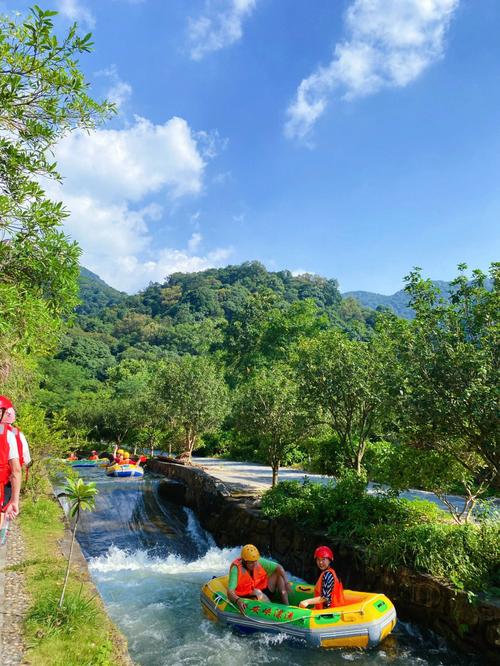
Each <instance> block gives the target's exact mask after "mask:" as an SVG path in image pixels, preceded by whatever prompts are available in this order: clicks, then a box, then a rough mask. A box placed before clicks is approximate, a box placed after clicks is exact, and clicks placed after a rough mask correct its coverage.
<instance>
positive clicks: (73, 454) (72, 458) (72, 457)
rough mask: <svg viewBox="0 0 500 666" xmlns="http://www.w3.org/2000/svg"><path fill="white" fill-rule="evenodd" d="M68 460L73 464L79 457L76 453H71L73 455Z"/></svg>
mask: <svg viewBox="0 0 500 666" xmlns="http://www.w3.org/2000/svg"><path fill="white" fill-rule="evenodd" d="M66 460H71V461H72V462H73V461H74V460H78V456H77V455H76V453H75V452H74V451H71V453H70V454H69V456H68V457H67V458H66Z"/></svg>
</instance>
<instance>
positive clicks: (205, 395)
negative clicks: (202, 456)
mask: <svg viewBox="0 0 500 666" xmlns="http://www.w3.org/2000/svg"><path fill="white" fill-rule="evenodd" d="M155 391H156V394H157V403H158V404H159V405H160V406H161V407H160V408H161V414H162V416H163V423H164V428H165V429H168V428H169V427H172V426H173V427H179V428H182V430H183V431H184V445H185V451H186V452H187V454H188V455H189V458H191V454H192V452H193V448H194V446H195V444H196V441H197V439H198V438H199V436H200V435H202V434H203V433H204V432H210V431H213V430H216V429H217V428H219V427H220V425H221V423H222V421H223V419H224V417H225V416H226V414H227V410H228V392H227V387H226V384H225V382H224V378H223V375H222V372H221V371H220V370H219V368H218V367H217V366H216V365H215V364H214V362H213V361H212V360H211V359H209V358H207V357H206V356H189V355H187V354H186V355H185V356H181V357H179V358H175V359H172V360H169V361H165V362H163V363H161V364H160V365H159V367H158V371H157V374H156V378H155Z"/></svg>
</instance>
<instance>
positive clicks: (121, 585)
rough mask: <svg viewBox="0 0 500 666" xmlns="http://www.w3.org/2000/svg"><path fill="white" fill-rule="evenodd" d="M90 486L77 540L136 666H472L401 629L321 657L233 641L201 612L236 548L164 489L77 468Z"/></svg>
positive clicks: (152, 481)
mask: <svg viewBox="0 0 500 666" xmlns="http://www.w3.org/2000/svg"><path fill="white" fill-rule="evenodd" d="M80 472H81V474H82V476H83V477H84V478H85V479H86V480H92V481H95V482H96V483H97V486H98V488H99V495H98V496H97V501H96V510H95V511H94V512H93V513H84V514H82V517H81V519H80V526H79V530H78V540H79V542H80V546H81V547H82V550H83V552H84V554H85V556H86V558H87V559H88V561H89V568H90V572H91V574H92V576H93V578H94V581H95V583H96V585H97V587H98V589H99V591H100V593H101V595H102V597H103V599H104V602H105V604H106V607H107V609H108V612H109V614H110V615H111V617H112V618H113V620H114V621H115V622H116V624H117V625H118V626H119V627H120V629H121V630H122V632H123V633H124V634H125V636H126V637H127V639H128V644H129V650H130V654H131V656H132V658H133V660H134V661H135V662H136V663H138V664H141V665H143V666H164V665H165V666H166V665H168V666H177V665H178V664H179V665H181V664H190V665H191V664H193V665H194V664H206V665H209V664H213V665H214V666H234V665H235V664H239V665H241V666H245V665H246V664H252V666H256V665H259V664H276V665H281V664H283V665H285V664H286V665H288V666H295V665H296V666H303V665H313V664H314V666H323V665H324V666H326V665H327V664H328V665H338V664H346V662H354V663H356V664H359V665H364V664H390V665H392V666H400V665H405V666H408V665H409V664H412V665H413V664H417V665H422V666H426V665H429V666H431V665H432V666H438V665H443V666H461V665H463V666H465V664H467V666H474V665H475V664H479V663H480V661H479V660H474V659H473V658H470V657H465V656H462V655H459V654H457V653H456V652H454V651H453V650H452V649H451V648H450V646H449V645H447V644H446V642H445V641H443V640H442V639H440V638H439V637H437V636H435V635H434V634H432V633H430V632H426V631H421V630H419V629H418V628H417V627H416V626H415V625H412V624H406V623H403V622H399V623H398V625H397V627H396V629H395V631H394V633H393V634H392V635H391V636H389V637H388V638H387V639H386V641H384V643H383V644H382V645H380V646H379V647H378V648H376V649H373V650H370V651H361V650H352V649H349V650H348V649H345V650H320V649H311V648H309V647H306V646H305V644H302V643H301V642H298V641H296V640H292V639H289V638H286V637H285V636H281V635H280V636H271V635H267V634H262V633H260V634H259V633H256V634H250V635H239V634H237V633H235V632H234V631H233V630H231V629H229V628H227V627H224V626H222V625H219V624H214V623H212V622H210V621H208V620H206V619H205V618H204V616H203V615H202V612H201V607H200V601H199V594H200V587H201V585H202V584H203V583H204V582H205V581H206V580H207V579H209V578H211V577H212V576H218V575H221V574H223V573H225V572H226V571H227V570H228V567H229V564H230V563H231V562H232V560H233V559H234V558H235V557H236V556H237V555H238V553H239V548H232V549H231V548H230V549H228V548H224V549H221V548H218V547H217V546H216V545H215V543H214V541H213V539H212V537H211V536H210V535H209V534H208V533H207V532H205V531H204V530H203V529H202V528H201V526H200V525H199V523H198V520H197V518H196V516H195V514H194V513H193V512H192V511H191V510H190V509H188V508H183V507H179V506H176V505H175V504H172V503H171V502H169V501H168V500H166V499H164V498H163V497H162V484H163V483H164V481H162V480H161V479H159V478H157V477H153V476H148V475H146V476H145V478H144V479H141V480H133V479H111V478H108V477H106V476H105V474H104V472H103V470H101V469H81V470H80Z"/></svg>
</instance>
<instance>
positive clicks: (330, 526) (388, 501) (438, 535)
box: [262, 474, 500, 593]
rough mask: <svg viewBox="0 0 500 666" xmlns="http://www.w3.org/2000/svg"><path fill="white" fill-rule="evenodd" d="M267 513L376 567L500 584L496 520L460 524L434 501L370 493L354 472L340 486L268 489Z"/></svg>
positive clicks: (491, 587) (465, 583)
mask: <svg viewBox="0 0 500 666" xmlns="http://www.w3.org/2000/svg"><path fill="white" fill-rule="evenodd" d="M262 510H263V512H264V514H265V515H266V516H268V517H269V518H287V519H290V520H292V521H294V522H300V524H301V525H304V526H307V527H310V528H311V529H315V530H322V531H324V532H325V533H326V534H328V536H330V537H331V538H333V539H335V540H337V541H340V542H345V543H346V544H349V545H352V544H358V545H361V546H364V547H365V549H366V553H367V556H368V558H369V560H370V562H371V563H372V564H379V565H383V566H387V567H389V568H391V569H395V568H397V567H398V566H402V565H404V566H407V567H409V568H410V569H414V570H416V571H420V572H422V573H427V574H431V575H432V576H435V577H437V578H439V579H441V580H444V581H447V582H449V583H451V584H453V585H454V586H455V587H457V588H458V589H463V590H466V591H469V592H473V593H477V592H480V591H485V590H488V591H489V592H490V593H494V592H495V591H496V590H497V589H498V587H499V586H500V581H499V579H498V577H499V571H500V523H499V522H498V520H493V519H486V520H483V521H482V522H481V523H479V524H471V525H456V524H453V523H451V522H450V520H449V516H448V514H447V513H446V512H445V511H442V510H441V509H440V508H439V507H438V506H437V505H436V504H433V503H432V502H427V501H426V500H417V501H410V500H407V499H403V498H400V497H396V496H390V495H369V494H367V493H366V483H365V480H364V479H360V478H358V477H357V476H356V475H353V474H349V475H347V476H346V477H345V478H344V479H342V480H341V481H339V483H338V484H337V485H335V486H334V485H333V484H329V485H321V484H317V483H308V482H306V483H305V484H303V485H302V484H300V483H299V482H297V481H285V482H283V483H280V484H278V485H277V486H276V488H274V489H271V490H269V491H267V493H266V494H265V495H264V497H263V499H262Z"/></svg>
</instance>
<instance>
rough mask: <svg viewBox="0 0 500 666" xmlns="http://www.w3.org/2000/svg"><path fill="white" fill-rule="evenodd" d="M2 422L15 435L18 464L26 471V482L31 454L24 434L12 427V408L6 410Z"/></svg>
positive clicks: (14, 412) (14, 417)
mask: <svg viewBox="0 0 500 666" xmlns="http://www.w3.org/2000/svg"><path fill="white" fill-rule="evenodd" d="M3 420H4V421H5V423H7V424H8V425H9V426H10V429H11V430H12V432H13V433H14V435H15V438H16V443H17V451H18V453H19V464H20V465H21V468H23V467H24V468H25V469H26V481H27V480H28V466H29V465H30V464H31V454H30V449H29V446H28V440H27V439H26V436H25V434H24V432H22V430H19V428H16V426H15V425H14V422H15V420H16V410H15V409H14V407H13V406H12V407H9V408H8V409H6V411H5V414H4V419H3Z"/></svg>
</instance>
